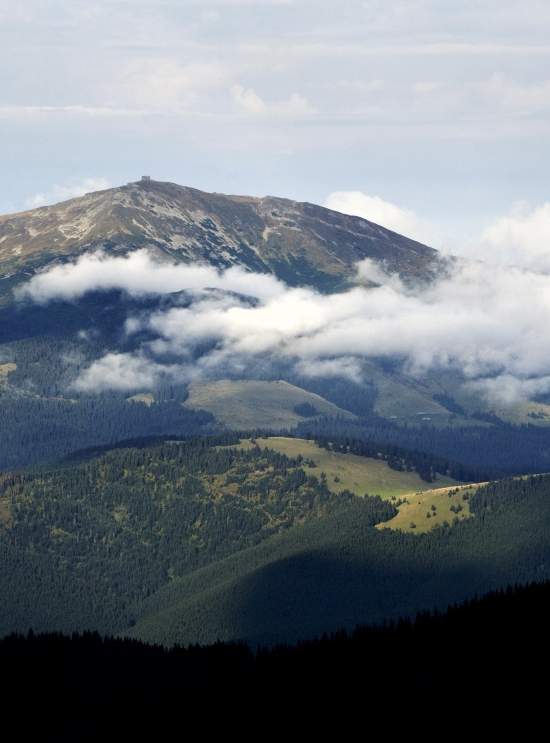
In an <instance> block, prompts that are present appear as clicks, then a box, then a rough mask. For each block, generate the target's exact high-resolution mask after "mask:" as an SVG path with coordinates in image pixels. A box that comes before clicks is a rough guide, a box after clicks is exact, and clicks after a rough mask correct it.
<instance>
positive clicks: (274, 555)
mask: <svg viewBox="0 0 550 743" xmlns="http://www.w3.org/2000/svg"><path fill="white" fill-rule="evenodd" d="M470 511H471V513H472V514H473V518H471V519H468V520H465V521H460V522H458V521H457V523H454V524H452V525H449V526H447V527H439V528H436V529H434V530H433V531H431V532H428V533H426V534H420V535H413V534H403V533H400V532H392V531H388V530H384V531H382V532H380V531H378V530H377V529H374V528H373V526H372V519H371V515H370V514H369V513H368V512H363V511H362V510H360V509H359V508H357V504H356V503H352V504H351V505H350V507H349V508H346V509H344V510H341V511H338V512H337V513H335V514H333V515H332V516H329V517H327V518H324V519H322V520H315V521H312V522H310V523H308V524H306V525H305V526H304V527H302V528H300V529H292V530H289V531H288V532H287V533H285V534H282V535H279V536H276V537H274V538H272V539H270V540H268V541H266V542H264V543H262V544H260V545H257V546H256V547H253V548H250V549H248V550H244V551H242V552H239V553H237V554H235V555H233V556H231V557H229V558H227V559H226V560H223V561H221V562H219V563H215V564H212V565H210V566H207V567H205V568H203V569H202V570H199V571H197V572H195V573H193V574H191V575H189V576H187V577H185V578H182V579H181V580H178V581H174V582H173V583H171V584H170V585H167V586H165V587H163V588H162V589H160V591H158V592H157V593H156V594H154V595H152V596H151V597H150V598H149V599H147V601H146V602H145V603H144V607H143V619H142V620H141V621H139V622H138V623H137V625H136V627H134V628H133V629H132V630H131V635H132V636H133V637H139V638H142V639H145V640H147V641H154V642H165V643H168V644H170V643H172V642H180V643H188V642H197V641H199V642H203V643H209V642H213V641H214V640H216V639H224V640H229V639H239V638H242V639H247V640H249V641H251V642H260V643H263V642H270V643H271V642H280V641H295V640H298V639H301V638H304V637H311V636H313V635H315V634H319V633H322V632H325V631H331V630H336V629H338V628H341V627H348V628H351V627H353V626H354V625H356V624H358V623H360V622H366V621H367V622H378V621H383V620H384V619H387V618H389V617H397V616H399V615H409V614H412V613H414V612H415V611H418V610H419V609H431V608H434V607H439V608H445V607H446V606H447V605H449V604H450V603H453V602H455V601H458V600H463V599H465V598H467V597H469V596H472V595H474V594H480V593H483V592H485V591H489V590H493V589H497V588H499V587H501V586H505V585H507V584H511V583H525V582H528V581H531V580H535V579H536V580H542V579H548V578H550V478H549V477H542V476H541V477H530V478H525V479H518V480H507V481H503V482H500V483H494V484H491V485H488V486H486V487H483V488H480V489H479V490H478V492H477V494H476V495H475V496H474V497H472V498H471V500H470Z"/></svg>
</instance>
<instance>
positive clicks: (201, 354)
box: [25, 251, 550, 402]
mask: <svg viewBox="0 0 550 743" xmlns="http://www.w3.org/2000/svg"><path fill="white" fill-rule="evenodd" d="M366 277H367V278H369V279H370V280H373V279H376V283H377V284H378V286H374V287H370V288H368V287H365V286H361V285H358V286H356V287H354V288H352V289H350V290H348V291H345V292H341V293H338V294H331V295H324V294H320V293H318V292H316V291H315V290H313V289H310V288H306V287H301V288H289V287H286V286H285V285H284V284H283V283H282V282H280V281H278V280H276V279H275V278H273V277H271V276H267V275H263V274H252V273H247V272H244V271H242V270H241V269H239V268H230V269H228V270H226V271H224V272H218V271H216V270H215V269H213V268H210V267H207V266H196V265H195V266H184V265H178V266H173V265H172V264H162V263H156V262H155V261H153V259H152V258H151V257H150V256H148V254H147V253H145V252H144V251H139V252H138V253H134V254H132V255H130V256H128V257H106V256H101V255H97V254H96V255H91V256H84V257H82V258H80V259H79V260H78V261H77V262H76V263H73V264H66V265H64V266H56V267H54V268H52V269H51V270H50V271H48V272H46V273H43V274H40V275H38V276H35V277H34V278H33V279H32V280H31V281H30V282H29V284H28V285H27V287H26V290H25V296H27V298H28V297H31V298H35V299H37V300H38V301H42V302H44V301H47V299H49V298H53V297H64V298H76V297H78V296H80V295H82V294H84V293H85V292H87V291H90V290H91V289H93V288H95V289H109V288H115V287H119V288H121V289H125V290H127V291H129V292H132V293H143V292H158V293H166V292H167V291H175V290H178V289H188V290H191V291H192V292H193V293H194V294H193V296H192V297H191V300H192V301H191V302H190V304H189V305H188V306H186V307H172V308H171V309H168V310H166V311H155V312H153V313H152V314H150V315H148V316H144V317H141V318H131V321H130V323H129V324H128V325H127V332H130V333H132V332H136V331H137V330H140V329H144V330H147V331H148V334H149V335H152V336H153V338H154V340H153V341H148V342H146V343H144V344H143V345H142V347H141V349H140V350H139V352H137V353H135V354H117V355H113V354H108V355H107V356H105V357H104V358H103V359H100V360H99V361H96V362H95V363H94V364H92V366H91V367H90V368H89V369H88V370H87V371H85V372H84V375H83V376H82V377H81V378H80V380H79V382H78V385H80V387H81V388H86V389H91V388H93V386H94V384H96V383H97V384H98V385H100V386H103V387H104V386H106V385H109V384H112V386H115V387H116V388H118V389H120V388H129V389H130V388H135V387H136V386H150V385H151V384H153V383H154V382H155V381H156V380H158V379H159V378H160V377H161V376H162V375H163V374H164V375H169V376H170V375H172V376H174V375H180V378H192V377H193V376H197V375H199V376H200V375H203V374H204V375H216V374H217V375H220V374H224V373H225V374H226V373H227V369H228V368H230V367H232V366H234V367H235V366H236V367H238V366H244V367H246V365H247V364H248V363H249V362H250V361H252V360H253V359H267V360H269V361H274V360H282V361H284V362H286V363H291V364H294V365H295V367H296V369H297V371H299V372H300V373H306V374H310V375H317V376H322V375H324V376H334V375H335V374H340V375H345V376H348V377H350V376H351V377H352V378H356V379H357V378H358V376H359V374H360V366H361V361H362V360H363V359H376V358H391V359H397V360H400V361H401V362H402V366H403V370H404V371H405V373H408V374H411V375H414V376H422V375H423V374H425V373H426V372H427V371H429V370H434V369H452V370H455V371H457V372H459V373H460V374H462V375H463V377H464V379H465V380H468V381H469V382H470V383H472V384H473V385H474V387H475V388H476V389H477V391H478V392H480V393H481V394H484V395H485V396H486V397H488V398H491V399H496V398H497V397H498V398H500V399H501V400H502V401H503V402H510V401H512V399H514V400H517V399H523V398H524V397H525V396H526V395H530V394H535V393H537V394H538V393H539V392H540V391H541V390H545V389H546V385H547V384H548V379H549V378H550V357H549V356H548V353H547V329H548V327H549V326H550V277H548V276H546V275H544V274H540V273H535V272H533V271H529V270H526V269H521V268H518V267H509V266H500V267H499V266H488V265H485V264H482V263H476V262H458V261H457V263H456V265H455V268H454V270H453V272H452V273H451V275H446V276H444V277H441V278H440V279H439V280H438V281H435V282H433V283H432V284H430V285H427V286H426V285H424V286H422V287H417V288H414V287H410V286H407V285H404V284H403V283H402V282H401V281H400V280H399V279H398V278H397V277H395V276H387V275H386V274H385V273H384V271H383V270H381V269H380V267H379V266H376V265H375V264H373V262H372V261H364V262H362V263H361V264H359V266H358V278H360V279H365V278H366ZM212 286H214V287H216V288H217V289H222V290H226V291H227V292H239V294H240V295H248V296H250V297H252V298H253V301H246V300H245V299H243V297H242V296H235V295H234V294H229V293H220V292H218V293H214V294H213V293H211V292H206V291H205V290H206V289H207V287H212ZM165 359H169V362H165ZM174 359H176V360H178V359H179V362H178V363H175V362H174ZM101 380H104V381H101ZM111 380H112V381H111Z"/></svg>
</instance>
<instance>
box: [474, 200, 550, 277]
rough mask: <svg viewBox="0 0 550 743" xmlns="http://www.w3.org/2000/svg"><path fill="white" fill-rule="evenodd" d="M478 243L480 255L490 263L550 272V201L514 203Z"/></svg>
mask: <svg viewBox="0 0 550 743" xmlns="http://www.w3.org/2000/svg"><path fill="white" fill-rule="evenodd" d="M480 243H481V245H480V253H481V254H483V255H485V256H487V260H489V261H491V262H498V263H501V264H514V265H519V266H524V267H528V268H531V269H533V270H539V271H545V272H547V273H550V202H546V203H544V204H542V205H540V206H537V207H530V206H529V205H528V204H526V203H524V202H519V203H517V204H516V205H515V206H514V207H513V208H512V210H511V211H510V213H509V214H507V215H506V216H504V217H500V218H499V219H497V220H495V221H494V222H493V223H492V224H490V225H489V226H488V227H486V228H485V230H484V231H483V234H482V236H481V241H480Z"/></svg>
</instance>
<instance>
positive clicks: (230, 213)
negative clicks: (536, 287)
mask: <svg viewBox="0 0 550 743" xmlns="http://www.w3.org/2000/svg"><path fill="white" fill-rule="evenodd" d="M137 248H147V249H149V250H150V251H151V252H152V253H153V254H156V255H157V256H159V257H164V258H169V259H171V260H175V261H178V262H199V263H205V264H210V265H214V266H216V267H219V268H227V267H230V266H232V265H241V266H243V267H245V268H246V269H248V270H252V271H259V272H263V273H273V274H275V275H276V276H278V277H279V278H281V279H282V280H284V281H286V282H287V283H288V284H290V285H301V284H310V285H314V286H316V287H317V288H319V289H322V290H334V289H336V288H339V287H342V286H345V285H347V284H349V283H350V282H352V281H353V277H354V274H355V269H354V266H355V264H356V263H357V261H360V260H362V259H364V258H372V259H374V260H376V261H379V262H381V263H382V262H383V263H384V265H385V266H386V267H387V268H388V269H389V270H391V271H397V272H398V273H399V274H401V275H402V276H403V277H404V278H405V279H411V278H421V277H426V276H427V275H430V274H431V273H433V271H434V270H435V268H436V265H437V263H438V259H437V256H438V254H437V252H436V251H435V250H433V249H432V248H429V247H427V246H425V245H422V244H420V243H418V242H416V241H414V240H411V239H409V238H406V237H403V236H401V235H398V234H396V233H394V232H392V231H390V230H387V229H385V228H384V227H381V226H379V225H376V224H373V223H372V222H369V221H367V220H365V219H361V218H360V217H352V216H348V215H345V214H340V213H339V212H335V211H331V210H330V209H326V208H324V207H321V206H317V205H315V204H310V203H307V202H296V201H291V200H289V199H283V198H278V197H274V196H266V197H263V198H258V197H252V196H232V195H226V194H220V193H206V192H204V191H199V190H198V189H195V188H190V187H188V186H180V185H178V184H175V183H169V182H164V181H156V180H153V179H152V178H151V177H149V176H143V177H142V178H141V179H140V180H138V181H135V182H132V183H128V184H126V185H124V186H120V187H117V188H110V189H106V190H103V191H97V192H92V193H88V194H86V195H84V196H82V197H79V198H75V199H71V200H69V201H65V202H62V203H59V204H55V205H53V206H46V207H40V208H38V209H33V210H31V211H27V212H20V213H18V214H12V215H5V216H2V217H0V272H1V273H2V274H4V276H5V275H6V274H19V273H20V272H24V273H25V274H27V275H28V272H29V271H31V272H32V271H35V270H37V269H39V268H42V267H44V266H46V265H48V264H49V263H51V262H56V261H59V260H67V259H71V258H74V257H76V256H78V255H80V254H82V253H83V252H86V251H90V250H100V249H101V250H104V251H107V252H115V253H126V252H129V251H131V250H134V249H137Z"/></svg>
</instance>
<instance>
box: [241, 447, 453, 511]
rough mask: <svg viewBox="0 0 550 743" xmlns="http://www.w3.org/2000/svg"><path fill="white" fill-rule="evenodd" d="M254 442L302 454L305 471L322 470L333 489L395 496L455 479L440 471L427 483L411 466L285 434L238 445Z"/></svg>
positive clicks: (294, 456)
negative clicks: (399, 467) (397, 465)
mask: <svg viewBox="0 0 550 743" xmlns="http://www.w3.org/2000/svg"><path fill="white" fill-rule="evenodd" d="M254 446H258V447H260V449H271V450H273V451H276V452H279V453H280V454H284V455H285V456H287V457H290V458H292V459H295V458H296V457H302V458H303V459H305V460H306V462H307V464H306V465H305V471H306V472H309V473H311V474H314V475H317V476H319V475H320V474H321V475H322V474H323V473H324V475H325V476H326V484H327V487H328V489H329V490H330V491H331V492H333V493H342V492H344V491H345V490H348V491H350V492H352V493H354V494H355V495H359V496H364V495H379V496H380V497H381V498H385V499H388V498H393V499H395V498H396V497H397V496H404V495H407V494H410V493H411V492H415V491H421V490H422V491H423V490H428V489H432V488H441V487H444V486H445V485H451V484H452V483H455V481H454V480H452V479H451V478H448V477H444V476H441V475H440V476H438V477H437V478H436V479H435V480H434V481H433V482H429V483H428V482H426V481H425V480H422V478H421V477H420V476H419V475H418V473H417V472H415V471H413V470H411V471H407V470H397V469H392V468H391V467H389V466H388V464H387V462H385V461H384V460H382V459H375V458H373V457H364V456H358V455H356V454H347V453H341V452H339V451H333V450H331V449H324V448H323V447H321V446H319V445H318V444H317V443H316V442H315V441H312V440H307V439H301V438H290V437H287V436H268V437H265V438H263V437H262V438H260V437H258V438H255V439H254V442H252V440H251V439H242V440H241V443H240V445H239V448H241V449H245V450H250V449H251V448H253V447H254Z"/></svg>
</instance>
